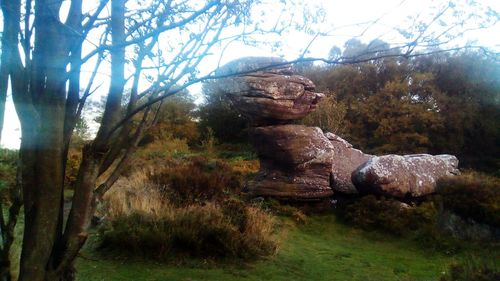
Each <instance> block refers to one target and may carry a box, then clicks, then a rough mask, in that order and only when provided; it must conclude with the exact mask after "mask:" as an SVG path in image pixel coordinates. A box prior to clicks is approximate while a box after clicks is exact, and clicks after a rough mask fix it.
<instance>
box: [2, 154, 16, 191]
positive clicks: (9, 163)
mask: <svg viewBox="0 0 500 281" xmlns="http://www.w3.org/2000/svg"><path fill="white" fill-rule="evenodd" d="M17 159H18V152H17V151H16V150H10V149H4V148H1V149H0V191H1V192H2V195H1V196H2V197H4V196H6V192H5V190H6V189H8V188H11V187H13V186H14V184H15V182H16V169H17Z"/></svg>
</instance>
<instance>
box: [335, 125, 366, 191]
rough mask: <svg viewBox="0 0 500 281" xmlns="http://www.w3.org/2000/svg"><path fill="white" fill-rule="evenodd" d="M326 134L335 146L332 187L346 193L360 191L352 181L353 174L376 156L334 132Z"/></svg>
mask: <svg viewBox="0 0 500 281" xmlns="http://www.w3.org/2000/svg"><path fill="white" fill-rule="evenodd" d="M325 136H326V137H327V138H328V139H329V140H330V142H331V144H332V146H333V162H332V174H331V175H332V179H331V182H330V184H331V187H332V189H333V190H334V191H338V192H341V193H346V194H356V193H358V190H357V189H356V187H355V186H354V184H353V183H352V180H351V174H352V172H354V171H355V170H356V169H357V168H358V167H359V166H360V165H362V164H364V163H365V162H366V161H368V160H370V159H371V158H373V157H374V156H373V155H370V154H365V153H363V152H362V151H361V150H359V149H355V148H353V147H352V145H351V144H350V143H348V142H347V141H346V140H344V139H342V138H341V137H339V136H337V135H335V134H333V133H326V134H325Z"/></svg>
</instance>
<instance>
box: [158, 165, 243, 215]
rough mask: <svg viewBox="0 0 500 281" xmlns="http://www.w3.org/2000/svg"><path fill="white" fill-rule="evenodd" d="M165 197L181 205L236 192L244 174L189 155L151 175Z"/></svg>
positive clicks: (209, 199) (224, 196)
mask: <svg viewBox="0 0 500 281" xmlns="http://www.w3.org/2000/svg"><path fill="white" fill-rule="evenodd" d="M150 180H151V182H153V183H154V184H155V185H156V186H157V187H158V188H159V189H160V192H161V193H162V194H163V195H164V197H166V198H168V199H169V200H170V201H171V202H173V203H176V204H181V205H187V204H192V203H196V202H205V201H212V200H221V199H223V198H227V197H228V196H229V195H230V194H236V193H238V192H239V191H240V190H241V188H242V185H243V180H244V175H243V174H242V173H240V172H237V171H234V170H233V169H232V167H231V166H230V165H229V164H228V163H226V162H224V161H221V160H208V159H207V158H203V157H199V158H190V159H184V160H183V161H178V162H177V164H176V165H168V166H165V167H164V168H162V169H161V170H160V171H159V172H156V173H155V174H152V175H151V176H150Z"/></svg>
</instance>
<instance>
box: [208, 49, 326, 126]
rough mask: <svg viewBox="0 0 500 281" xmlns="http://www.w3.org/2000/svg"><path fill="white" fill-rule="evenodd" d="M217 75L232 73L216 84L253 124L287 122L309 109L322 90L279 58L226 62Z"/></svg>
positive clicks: (310, 110)
mask: <svg viewBox="0 0 500 281" xmlns="http://www.w3.org/2000/svg"><path fill="white" fill-rule="evenodd" d="M217 73H218V75H222V76H225V75H232V74H235V75H234V76H230V77H228V78H226V79H223V80H222V81H221V82H220V83H218V84H217V87H218V89H217V90H219V91H222V92H224V93H225V94H226V96H227V97H228V98H229V100H230V101H231V103H232V104H233V105H234V107H235V108H236V109H237V110H238V111H239V112H240V113H241V114H242V115H244V116H245V117H247V118H248V119H249V120H250V121H251V122H252V123H253V124H254V125H255V126H262V125H276V124H288V123H291V122H292V121H293V120H296V119H301V118H303V117H305V116H306V115H307V114H309V113H311V112H312V111H313V110H314V109H315V108H316V106H317V104H318V102H319V100H320V99H321V98H322V97H323V94H321V93H316V92H314V89H315V85H314V83H313V82H312V81H311V80H309V79H307V78H305V77H303V76H299V75H294V74H293V72H292V68H291V67H290V65H289V64H286V61H284V60H282V59H279V58H256V57H251V58H243V59H239V60H236V61H233V62H230V63H228V64H227V65H225V66H223V67H222V68H221V69H220V70H219V71H218V72H217Z"/></svg>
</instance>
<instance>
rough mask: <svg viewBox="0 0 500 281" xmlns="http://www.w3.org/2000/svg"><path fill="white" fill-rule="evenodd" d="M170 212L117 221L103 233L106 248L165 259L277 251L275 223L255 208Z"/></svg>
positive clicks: (209, 207) (236, 206)
mask: <svg viewBox="0 0 500 281" xmlns="http://www.w3.org/2000/svg"><path fill="white" fill-rule="evenodd" d="M234 211H237V212H238V213H234ZM171 212H172V214H171V215H170V216H156V215H151V214H139V213H135V214H131V215H128V216H122V217H117V218H113V219H112V220H111V221H110V222H109V223H108V224H107V225H105V226H104V227H103V228H102V230H101V231H102V241H101V247H102V248H105V249H112V250H114V251H118V252H121V253H124V254H127V255H134V256H136V255H140V256H142V257H146V258H153V259H163V260H165V259H168V258H172V255H176V256H179V255H181V256H182V255H188V256H191V257H200V258H224V257H226V258H228V257H231V258H240V259H252V258H256V257H261V256H268V255H271V254H273V253H274V252H275V251H276V248H277V241H276V240H275V238H274V237H273V233H272V232H273V229H274V222H273V219H272V217H270V216H269V215H267V214H266V213H264V212H263V211H261V210H258V209H256V208H252V207H247V206H245V205H243V204H239V203H237V202H236V201H231V202H226V203H224V204H223V205H222V207H220V206H217V205H214V204H207V205H191V206H187V207H182V208H177V209H173V210H171Z"/></svg>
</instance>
